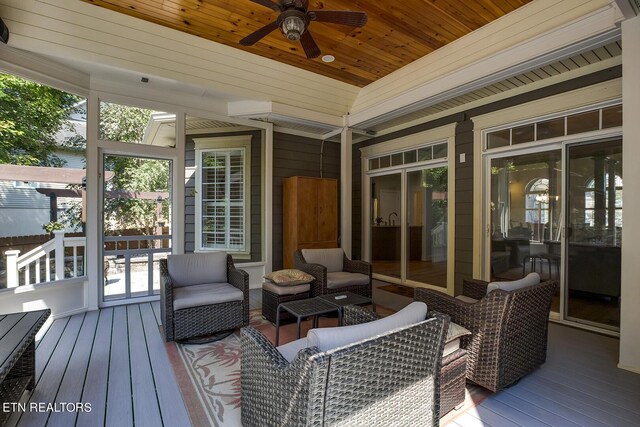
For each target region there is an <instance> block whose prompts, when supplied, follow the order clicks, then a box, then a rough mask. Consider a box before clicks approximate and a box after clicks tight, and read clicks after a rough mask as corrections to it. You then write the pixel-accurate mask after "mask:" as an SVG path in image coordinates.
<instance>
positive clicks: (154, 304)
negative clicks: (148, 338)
mask: <svg viewBox="0 0 640 427" xmlns="http://www.w3.org/2000/svg"><path fill="white" fill-rule="evenodd" d="M151 308H153V314H154V315H155V316H156V322H158V326H160V325H162V318H161V317H160V316H161V314H160V301H154V302H152V303H151Z"/></svg>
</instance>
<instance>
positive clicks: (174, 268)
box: [167, 252, 227, 287]
mask: <svg viewBox="0 0 640 427" xmlns="http://www.w3.org/2000/svg"><path fill="white" fill-rule="evenodd" d="M167 268H168V270H169V276H171V280H172V281H173V286H174V287H180V286H191V285H200V284H203V283H222V282H226V281H227V254H226V252H209V253H206V254H185V255H169V256H167Z"/></svg>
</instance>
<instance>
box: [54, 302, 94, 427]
mask: <svg viewBox="0 0 640 427" xmlns="http://www.w3.org/2000/svg"><path fill="white" fill-rule="evenodd" d="M98 317H99V312H97V311H91V312H88V313H87V314H86V315H85V317H84V322H83V323H82V328H81V329H80V333H79V335H78V339H77V341H76V343H75V346H74V349H73V352H72V353H71V358H70V359H69V364H68V366H67V370H66V372H65V374H64V377H63V378H62V383H61V384H60V389H59V390H58V394H57V396H56V399H55V400H56V402H68V403H76V402H78V403H79V402H81V400H80V399H81V398H82V387H83V385H84V380H85V377H86V376H87V367H88V365H89V357H90V356H91V348H92V346H93V345H92V344H93V337H94V336H95V334H96V326H97V325H98ZM77 415H78V412H76V411H62V412H52V413H51V414H50V415H49V420H48V422H47V426H50V427H67V426H71V425H75V422H76V418H77Z"/></svg>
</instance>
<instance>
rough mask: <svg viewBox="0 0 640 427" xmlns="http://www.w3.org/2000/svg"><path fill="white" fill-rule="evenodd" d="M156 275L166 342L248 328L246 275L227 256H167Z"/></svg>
mask: <svg viewBox="0 0 640 427" xmlns="http://www.w3.org/2000/svg"><path fill="white" fill-rule="evenodd" d="M160 275H161V286H160V311H161V316H162V324H163V326H164V332H165V339H166V340H167V341H183V340H187V339H190V338H197V337H203V336H211V335H212V334H218V333H220V332H226V331H232V330H233V329H235V328H238V327H241V326H245V325H248V324H249V275H248V274H247V273H246V272H245V271H243V270H239V269H237V268H235V266H234V264H233V259H232V258H231V255H227V254H225V253H224V252H215V253H208V254H188V255H169V257H168V259H163V260H160ZM222 337H223V335H222V336H219V338H222ZM214 339H215V337H214ZM209 341H211V339H209Z"/></svg>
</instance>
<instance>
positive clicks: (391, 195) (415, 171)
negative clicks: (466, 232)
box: [369, 166, 448, 288]
mask: <svg viewBox="0 0 640 427" xmlns="http://www.w3.org/2000/svg"><path fill="white" fill-rule="evenodd" d="M447 175H448V168H447V167H436V166H429V167H427V166H425V167H415V166H414V167H411V168H405V169H403V170H399V171H398V170H396V171H394V172H390V173H387V174H380V175H376V176H371V177H370V179H369V182H370V186H371V187H370V188H371V200H370V218H371V224H370V236H371V237H370V241H371V257H370V258H371V263H372V266H373V272H374V274H376V275H378V276H379V277H380V278H382V279H387V278H389V279H392V280H393V279H395V280H393V281H396V282H398V283H408V284H413V285H420V284H429V285H434V286H439V287H443V288H446V287H447V253H448V219H447V217H448V206H447V204H448V195H447V185H448V176H447Z"/></svg>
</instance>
